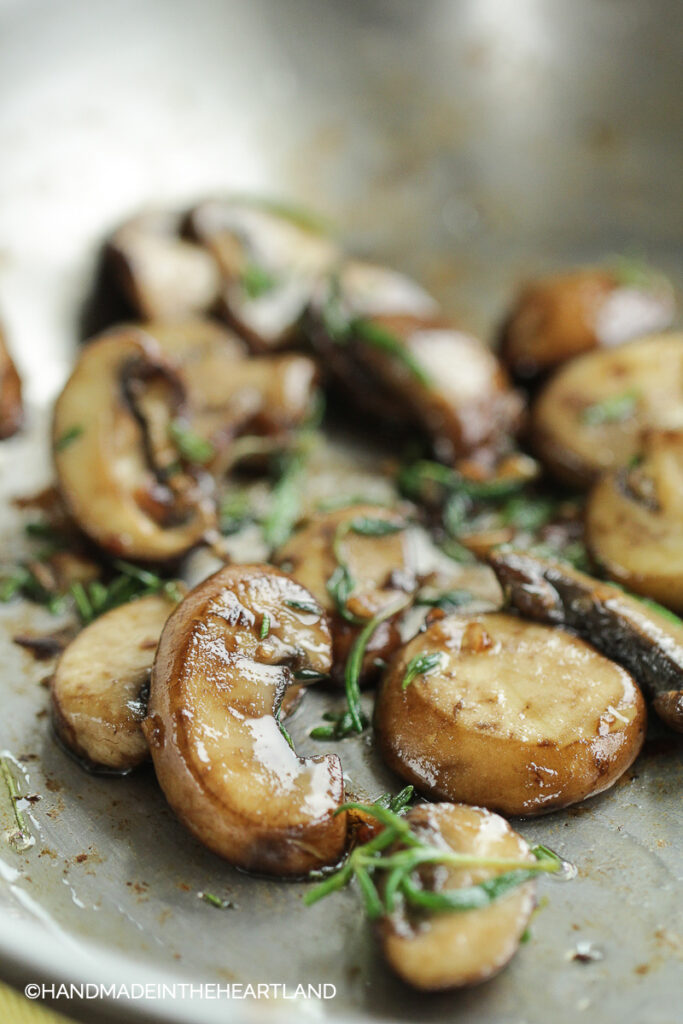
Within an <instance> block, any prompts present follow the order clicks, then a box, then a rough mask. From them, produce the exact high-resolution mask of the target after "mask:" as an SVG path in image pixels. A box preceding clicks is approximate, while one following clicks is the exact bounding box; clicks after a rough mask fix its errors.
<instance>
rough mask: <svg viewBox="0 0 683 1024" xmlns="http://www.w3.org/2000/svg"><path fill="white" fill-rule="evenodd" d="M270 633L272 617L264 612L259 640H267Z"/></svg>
mask: <svg viewBox="0 0 683 1024" xmlns="http://www.w3.org/2000/svg"><path fill="white" fill-rule="evenodd" d="M269 633H270V615H269V614H268V612H264V613H263V618H262V619H261V628H260V630H259V635H258V636H259V640H265V639H266V637H267V636H268V634H269Z"/></svg>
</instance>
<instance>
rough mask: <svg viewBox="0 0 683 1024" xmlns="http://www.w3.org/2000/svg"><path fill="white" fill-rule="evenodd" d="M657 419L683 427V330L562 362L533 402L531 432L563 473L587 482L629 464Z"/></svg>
mask: <svg viewBox="0 0 683 1024" xmlns="http://www.w3.org/2000/svg"><path fill="white" fill-rule="evenodd" d="M654 427H658V428H664V429H666V428H672V429H681V427H683V334H660V335H653V336H651V337H649V338H643V339H642V340H640V341H633V342H630V343H629V344H628V345H624V346H623V347H621V348H617V349H612V350H606V349H604V350H601V351H596V352H588V353H587V354H586V355H583V356H580V357H579V358H578V359H574V360H572V361H571V362H570V363H568V364H567V365H566V366H563V367H562V368H561V369H560V370H559V371H558V373H557V374H555V376H554V377H553V378H552V379H551V380H550V381H549V383H548V384H547V385H546V386H545V387H544V389H543V391H542V392H541V394H540V395H539V397H538V399H537V401H536V404H535V406H534V408H533V410H532V418H531V439H532V443H533V445H534V448H535V450H536V452H537V454H538V456H539V457H540V458H541V459H542V461H543V462H544V463H545V464H546V465H547V467H548V468H549V469H550V470H551V471H552V472H553V473H554V474H555V475H556V476H557V477H558V478H559V479H560V480H563V481H564V482H566V483H569V484H571V485H575V486H579V487H586V486H589V485H590V484H591V483H592V482H593V481H594V480H595V479H596V477H597V476H598V475H599V474H600V473H601V472H604V471H605V470H610V469H615V468H616V467H618V466H625V465H627V464H628V463H629V462H630V460H631V459H632V458H633V457H634V456H636V455H637V454H638V453H639V450H640V445H641V436H642V434H643V431H645V430H647V429H648V428H654Z"/></svg>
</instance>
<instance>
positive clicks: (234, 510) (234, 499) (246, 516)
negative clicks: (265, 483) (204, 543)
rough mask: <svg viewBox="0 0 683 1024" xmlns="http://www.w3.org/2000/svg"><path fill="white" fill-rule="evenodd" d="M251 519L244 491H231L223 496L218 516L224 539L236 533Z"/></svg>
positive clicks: (247, 499) (249, 506) (248, 503)
mask: <svg viewBox="0 0 683 1024" xmlns="http://www.w3.org/2000/svg"><path fill="white" fill-rule="evenodd" d="M251 519H252V512H251V505H250V502H249V498H248V496H247V494H245V493H244V491H233V492H231V493H229V494H226V495H225V496H224V498H223V500H222V501H221V504H220V509H219V516H218V522H219V526H220V531H221V533H222V534H223V536H224V537H230V536H232V534H234V533H238V532H239V531H240V530H241V529H242V528H243V527H244V526H246V525H247V523H249V522H250V521H251Z"/></svg>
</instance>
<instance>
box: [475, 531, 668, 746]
mask: <svg viewBox="0 0 683 1024" xmlns="http://www.w3.org/2000/svg"><path fill="white" fill-rule="evenodd" d="M489 562H490V564H491V566H492V568H493V570H494V572H495V573H496V575H497V577H498V579H499V581H500V584H501V586H502V587H503V590H504V592H505V594H506V596H507V599H508V601H509V602H510V604H511V605H513V606H514V607H515V608H517V609H518V610H519V611H520V612H521V613H522V615H524V616H526V617H527V618H530V619H537V620H538V621H540V622H548V623H553V624H557V625H562V626H567V627H568V628H569V629H573V630H576V632H577V633H579V634H581V636H583V637H585V639H586V640H589V641H590V642H591V643H593V644H595V646H596V647H597V648H598V650H601V651H602V652H603V653H604V654H606V655H607V657H608V658H612V659H613V660H614V661H616V662H618V663H619V664H620V665H623V666H624V668H626V669H628V671H629V672H631V674H632V675H633V676H634V678H635V679H637V681H638V683H639V685H640V686H642V688H643V689H644V691H645V693H646V694H647V695H648V697H650V699H651V700H652V701H653V706H654V709H655V711H656V712H657V714H658V715H659V716H660V717H661V718H663V719H664V721H665V722H666V723H667V725H670V726H671V727H672V728H673V729H677V730H678V731H679V732H683V701H682V700H681V697H682V695H683V622H681V621H680V619H678V618H677V617H676V616H675V615H672V614H671V612H669V611H668V610H667V609H666V608H661V607H658V606H657V605H655V604H654V603H652V602H648V601H641V600H638V599H637V598H635V597H631V596H630V595H629V594H626V593H624V591H623V590H621V588H619V587H615V586H612V584H610V583H604V582H602V581H601V580H596V579H593V578H592V577H591V576H587V575H586V574H585V573H582V572H579V571H578V570H577V569H572V568H571V567H570V566H568V565H565V564H561V563H558V562H552V561H548V560H547V559H543V558H537V557H536V556H535V555H530V554H527V553H526V552H525V551H494V552H491V553H490V554H489Z"/></svg>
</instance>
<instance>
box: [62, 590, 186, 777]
mask: <svg viewBox="0 0 683 1024" xmlns="http://www.w3.org/2000/svg"><path fill="white" fill-rule="evenodd" d="M173 608H174V602H173V601H171V600H169V599H168V598H166V597H163V596H161V595H156V594H155V595H150V596H149V597H141V598H139V599H138V600H137V601H131V602H130V603H129V604H125V605H121V607H119V608H114V609H113V610H112V611H110V612H107V613H106V614H105V615H102V616H101V617H100V618H99V619H95V621H94V622H92V623H90V625H89V626H86V628H85V629H84V630H82V632H80V633H79V634H78V636H77V637H76V638H75V639H74V640H72V641H71V643H70V644H69V646H68V647H67V648H66V650H65V651H64V653H63V654H62V656H61V658H60V659H59V662H58V664H57V668H56V670H55V674H54V676H53V678H52V682H51V685H50V691H51V696H52V717H53V721H54V725H55V729H56V730H57V733H58V735H59V736H60V738H61V739H62V741H63V742H64V743H65V744H66V746H67V747H68V748H69V749H70V750H71V751H72V752H73V753H74V754H75V755H76V756H77V757H78V758H79V759H81V760H82V761H83V762H84V763H85V764H86V766H87V767H89V768H91V769H93V770H95V771H103V772H117V773H122V774H123V773H125V772H129V771H132V769H133V768H136V767H137V765H139V764H140V763H141V762H142V761H144V760H146V759H147V757H148V756H149V751H148V748H147V741H146V740H145V737H144V736H143V734H142V728H141V725H140V723H141V722H142V719H143V718H144V716H145V712H146V690H147V687H148V685H149V677H150V674H151V671H152V664H153V662H154V654H155V652H156V649H157V643H158V641H159V637H160V635H161V630H162V629H163V627H164V623H165V622H166V619H167V618H168V617H169V615H170V614H171V612H172V611H173Z"/></svg>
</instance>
